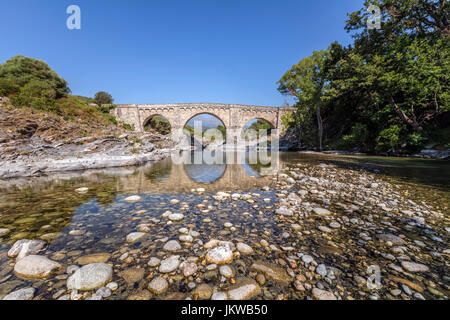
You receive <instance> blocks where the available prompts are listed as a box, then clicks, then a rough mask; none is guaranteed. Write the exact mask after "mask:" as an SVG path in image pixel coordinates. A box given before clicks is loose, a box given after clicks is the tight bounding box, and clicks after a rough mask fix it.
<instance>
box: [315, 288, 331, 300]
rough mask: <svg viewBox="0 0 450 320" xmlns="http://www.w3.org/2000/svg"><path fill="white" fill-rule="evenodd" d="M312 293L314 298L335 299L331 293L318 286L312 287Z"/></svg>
mask: <svg viewBox="0 0 450 320" xmlns="http://www.w3.org/2000/svg"><path fill="white" fill-rule="evenodd" d="M312 294H313V297H314V299H316V300H337V299H336V297H335V296H334V294H333V293H331V292H329V291H325V290H321V289H318V288H314V289H313V290H312Z"/></svg>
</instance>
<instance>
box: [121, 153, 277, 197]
mask: <svg viewBox="0 0 450 320" xmlns="http://www.w3.org/2000/svg"><path fill="white" fill-rule="evenodd" d="M208 153H209V152H205V151H204V152H184V154H183V157H186V158H188V159H192V158H194V157H200V159H202V157H204V156H211V154H208ZM210 153H213V152H210ZM220 156H221V157H224V158H227V157H242V159H243V163H242V164H227V163H226V162H227V161H225V163H223V164H222V163H218V164H214V163H213V164H209V162H206V161H201V162H200V163H196V162H194V161H188V163H185V164H176V163H173V162H172V161H170V159H165V160H163V161H161V162H159V163H155V164H153V165H150V166H147V167H145V168H141V169H138V170H137V172H136V174H134V175H133V179H132V180H134V178H136V179H137V180H136V181H135V182H134V183H133V184H134V186H139V188H140V189H141V190H142V191H150V190H151V191H153V192H157V193H164V192H174V191H177V192H188V191H190V190H191V189H195V188H200V187H202V186H204V185H205V184H208V191H210V192H214V191H215V190H216V191H223V190H237V189H242V188H246V187H250V186H257V187H258V186H265V185H268V184H270V183H271V179H272V175H274V174H276V173H277V170H273V168H272V165H271V163H269V164H264V163H262V162H257V163H252V162H250V163H249V160H250V157H251V156H250V155H249V154H246V153H245V152H241V153H239V154H238V153H237V152H228V153H222V154H221V155H220ZM203 159H204V158H203ZM189 162H190V163H189ZM191 163H194V164H191ZM276 167H277V168H278V166H276ZM139 177H141V179H139ZM255 178H256V179H255ZM124 180H125V179H124ZM127 180H128V181H127V184H128V183H130V184H131V181H130V179H127ZM123 182H125V181H123ZM130 187H131V186H130Z"/></svg>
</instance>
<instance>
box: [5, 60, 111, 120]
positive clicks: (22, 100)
mask: <svg viewBox="0 0 450 320" xmlns="http://www.w3.org/2000/svg"><path fill="white" fill-rule="evenodd" d="M0 96H1V97H8V98H9V101H10V104H11V105H12V106H13V107H15V108H24V109H25V108H31V109H33V110H38V111H41V112H44V113H50V114H55V115H58V116H61V117H62V118H63V119H64V120H66V121H72V122H83V123H95V124H104V125H107V126H108V125H111V126H115V125H117V120H116V119H115V117H114V116H113V115H111V114H110V110H111V109H112V108H114V105H112V102H113V99H112V96H111V95H110V94H108V93H106V92H98V93H97V94H96V95H95V98H88V97H82V96H77V95H72V94H71V91H70V89H69V87H68V83H67V81H66V80H64V79H63V78H61V77H60V76H59V75H58V74H57V73H56V72H55V71H53V70H52V69H51V68H50V67H49V66H48V65H47V64H46V63H45V62H44V61H41V60H36V59H32V58H28V57H24V56H16V57H13V58H11V59H10V60H8V61H6V62H5V63H3V64H0Z"/></svg>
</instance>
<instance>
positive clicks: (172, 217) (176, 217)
mask: <svg viewBox="0 0 450 320" xmlns="http://www.w3.org/2000/svg"><path fill="white" fill-rule="evenodd" d="M168 218H169V220H172V221H181V220H183V219H184V214H182V213H172V214H170V215H169V217H168Z"/></svg>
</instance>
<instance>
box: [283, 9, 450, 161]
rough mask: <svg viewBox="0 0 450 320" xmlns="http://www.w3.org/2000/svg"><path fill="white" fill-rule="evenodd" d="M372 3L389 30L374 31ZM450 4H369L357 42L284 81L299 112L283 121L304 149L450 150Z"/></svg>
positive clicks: (359, 16) (337, 47) (315, 57)
mask: <svg viewBox="0 0 450 320" xmlns="http://www.w3.org/2000/svg"><path fill="white" fill-rule="evenodd" d="M370 5H377V6H379V7H380V9H381V12H382V18H381V29H379V30H377V29H371V30H370V29H368V28H367V25H366V21H367V19H368V18H369V16H371V13H367V8H368V7H369V6H370ZM449 13H450V3H449V2H446V1H431V0H428V1H426V0H412V1H411V0H368V1H365V3H364V8H362V9H361V10H359V11H356V12H353V13H351V14H350V15H349V19H348V20H347V21H346V23H347V24H346V30H347V31H348V32H351V33H352V34H353V37H354V42H353V44H352V45H349V46H348V47H344V46H342V45H341V44H339V43H337V42H334V43H332V44H331V45H330V46H329V47H328V49H327V50H321V51H315V52H314V53H313V54H312V55H311V56H310V57H307V58H305V59H302V60H301V61H300V62H299V63H298V64H296V65H294V66H293V67H292V68H291V69H290V70H288V71H287V72H286V73H285V74H284V75H283V77H282V78H281V79H280V80H279V82H278V84H279V88H278V89H279V91H280V92H282V93H283V94H287V95H290V96H293V97H294V98H295V100H296V103H295V107H296V108H297V112H296V113H294V114H292V115H288V116H286V117H284V118H283V121H284V123H285V125H287V126H288V128H290V129H291V130H293V131H295V132H296V135H297V137H298V138H299V139H300V140H301V142H302V145H303V146H307V147H310V148H311V147H315V148H317V149H319V150H322V149H324V148H337V149H349V150H359V151H364V152H373V153H391V154H402V153H405V154H406V153H412V152H417V151H418V150H420V149H421V148H423V147H424V146H425V145H427V144H430V143H434V144H438V147H439V146H440V147H442V148H446V147H450V144H449V143H450V129H449V127H450V126H449V125H450V91H449V87H450V81H449V80H450V43H449V41H450V40H449V35H450V28H449V21H450V18H449Z"/></svg>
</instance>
